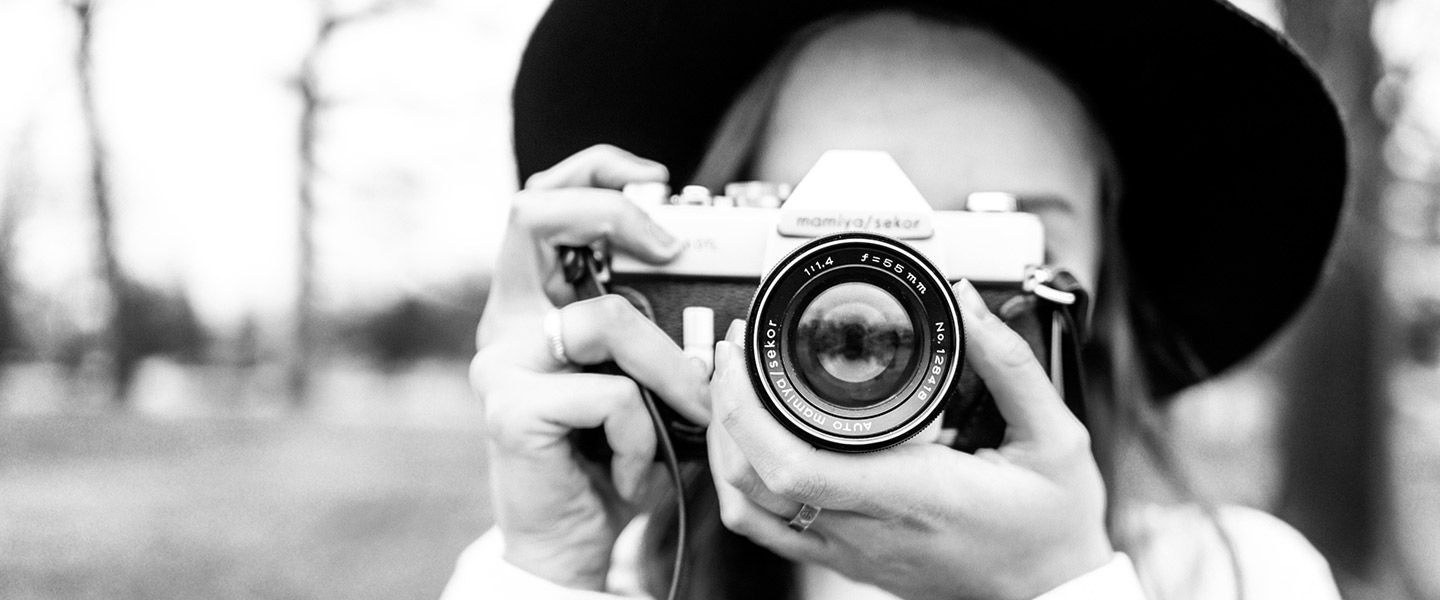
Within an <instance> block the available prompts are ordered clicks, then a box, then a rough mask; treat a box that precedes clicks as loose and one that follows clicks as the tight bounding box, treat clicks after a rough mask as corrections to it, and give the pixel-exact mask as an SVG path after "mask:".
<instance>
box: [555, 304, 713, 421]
mask: <svg viewBox="0 0 1440 600" xmlns="http://www.w3.org/2000/svg"><path fill="white" fill-rule="evenodd" d="M560 313H561V315H560V318H561V327H562V330H561V331H562V334H563V336H562V337H563V339H564V345H565V353H566V355H567V356H568V357H569V358H570V360H571V361H573V362H575V363H577V364H582V365H593V364H598V363H602V362H605V361H615V364H616V365H618V366H619V367H620V369H621V370H623V371H625V373H626V374H627V375H629V376H630V377H633V378H634V379H635V381H637V382H639V384H640V385H643V386H645V387H646V388H648V389H650V390H653V391H654V392H655V393H656V394H659V396H660V397H661V398H662V399H663V400H664V401H665V403H666V404H669V405H670V406H671V407H672V408H674V409H675V410H676V411H677V412H679V413H680V414H681V416H684V417H685V418H686V419H689V420H691V421H692V422H694V423H697V424H700V425H705V424H708V423H709V422H710V404H709V397H710V390H709V386H708V378H709V368H708V367H706V366H705V363H704V361H702V360H700V359H698V358H693V357H691V356H689V355H687V354H685V352H684V351H682V350H681V349H680V347H679V346H677V345H676V344H675V341H674V340H671V339H670V336H668V335H666V334H665V332H664V331H662V330H661V329H660V327H659V326H658V325H656V324H655V323H654V322H653V321H651V320H650V319H647V318H645V316H644V315H642V314H640V311H639V310H636V308H635V307H634V306H632V305H631V304H630V302H629V301H628V300H626V299H625V298H623V297H621V296H616V295H613V294H612V295H606V296H601V297H599V298H591V299H589V300H584V301H581V302H576V303H574V304H570V305H568V306H566V307H564V308H563V309H561V310H560Z"/></svg>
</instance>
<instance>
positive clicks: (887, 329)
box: [602, 150, 1051, 458]
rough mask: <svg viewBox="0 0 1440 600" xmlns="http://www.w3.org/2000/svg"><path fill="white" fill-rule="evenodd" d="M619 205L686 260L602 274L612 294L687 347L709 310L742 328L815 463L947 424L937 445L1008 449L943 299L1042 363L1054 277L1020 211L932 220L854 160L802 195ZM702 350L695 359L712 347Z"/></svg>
mask: <svg viewBox="0 0 1440 600" xmlns="http://www.w3.org/2000/svg"><path fill="white" fill-rule="evenodd" d="M625 193H626V195H627V196H628V197H630V198H631V199H632V200H633V201H635V202H636V203H637V204H639V205H640V206H641V207H642V208H644V209H645V210H646V211H647V213H648V214H649V215H650V216H651V217H652V218H653V219H654V220H655V221H656V222H658V223H659V224H660V225H661V226H662V227H664V228H665V229H666V230H668V231H670V232H672V233H673V234H675V235H677V236H678V237H680V238H682V239H683V240H684V243H685V246H686V247H685V250H684V251H683V252H681V253H680V255H679V256H678V257H677V258H676V259H675V260H674V261H671V262H669V263H666V264H662V265H651V264H647V263H643V262H641V261H638V260H636V259H634V258H632V257H629V256H626V255H623V254H617V255H615V256H612V257H609V261H608V269H605V271H604V273H603V274H602V277H606V278H608V280H609V281H608V285H609V288H610V291H611V292H612V293H618V294H621V295H624V296H625V297H627V298H629V299H630V301H631V302H632V303H634V304H636V305H637V306H639V307H641V308H642V310H643V311H645V312H647V313H649V314H650V315H651V316H652V318H653V319H654V320H655V321H656V323H657V324H658V325H659V326H660V327H661V328H662V329H663V330H664V331H666V332H667V333H668V334H669V335H670V336H671V337H672V338H673V339H675V340H676V341H677V342H681V343H684V340H685V338H686V335H687V332H686V329H687V327H686V324H685V321H686V318H685V316H684V314H683V311H684V308H685V307H691V306H703V307H708V308H710V309H711V310H712V311H713V317H712V318H713V322H711V323H709V324H708V325H709V327H702V329H709V330H710V331H725V330H726V329H727V328H728V326H729V323H730V322H731V321H732V320H734V319H746V320H747V335H746V346H747V348H746V351H747V356H748V357H749V363H750V364H749V369H750V374H751V379H752V382H753V383H754V385H755V387H756V392H757V395H758V396H760V397H761V399H762V401H763V402H765V404H766V407H767V408H768V409H770V411H771V413H772V414H773V415H774V416H775V417H776V418H777V420H778V421H780V422H781V423H782V424H784V425H785V426H786V427H787V428H789V429H790V430H791V431H793V432H795V433H796V435H798V436H800V437H802V438H804V439H806V440H807V441H809V442H810V443H812V444H813V445H815V446H817V447H821V448H827V449H831V450H837V451H850V452H855V451H872V450H878V449H883V448H886V447H889V446H893V445H895V444H898V443H901V442H903V441H904V440H905V439H908V438H909V437H911V436H913V435H915V434H916V433H918V432H919V431H921V430H922V429H924V428H925V427H926V426H928V425H929V424H930V423H931V422H933V421H934V419H935V418H937V417H939V416H940V415H941V414H943V415H944V417H943V420H942V423H943V428H944V431H945V433H944V434H943V435H942V441H945V442H947V443H950V445H952V446H954V447H957V448H960V449H963V450H971V451H973V450H974V449H977V448H980V447H993V446H996V445H998V444H999V442H1000V441H1001V439H1003V436H1004V421H1003V419H1001V418H1000V417H999V414H998V411H997V410H996V409H995V407H994V404H993V401H991V400H990V398H989V395H988V393H987V392H986V391H985V390H984V387H983V385H981V383H980V381H979V379H978V377H976V376H975V375H974V373H973V372H971V371H970V369H968V368H967V367H965V366H964V364H963V353H964V323H963V320H962V319H961V318H960V316H959V311H958V305H957V304H956V303H955V299H954V297H953V294H952V293H951V291H950V287H949V284H950V283H953V282H955V281H958V280H960V279H962V278H964V279H968V280H970V281H971V282H972V283H973V284H974V285H975V286H976V288H977V289H979V290H980V292H981V295H982V297H984V298H985V299H986V303H987V304H988V305H989V306H990V307H991V309H992V310H993V311H995V312H996V314H997V315H999V316H1001V318H1002V319H1005V320H1006V322H1007V323H1009V324H1010V325H1011V327H1012V328H1014V329H1016V331H1017V332H1019V333H1021V335H1022V336H1023V337H1025V338H1026V339H1027V340H1028V341H1030V342H1031V345H1032V348H1033V349H1034V350H1035V352H1036V354H1037V356H1038V357H1039V358H1040V359H1041V361H1042V363H1046V364H1047V366H1048V362H1050V361H1049V359H1050V354H1051V353H1050V348H1049V345H1050V343H1051V336H1050V335H1049V333H1050V332H1051V323H1050V316H1051V315H1050V314H1049V312H1050V311H1045V310H1037V307H1038V306H1039V305H1040V303H1037V302H1036V301H1035V300H1036V299H1035V297H1034V295H1033V294H1031V293H1028V291H1027V289H1026V287H1027V286H1026V282H1027V279H1033V277H1034V273H1035V267H1037V266H1039V265H1042V264H1043V263H1044V258H1045V256H1044V252H1045V237H1044V236H1045V233H1044V228H1043V227H1042V225H1041V222H1040V220H1039V218H1038V217H1036V216H1035V215H1033V214H1027V213H1022V212H1018V211H1017V210H1016V200H1015V198H1014V197H1013V196H1009V195H1007V194H1001V193H984V194H973V195H972V196H971V197H970V198H969V199H967V204H966V210H951V211H937V210H933V209H932V208H931V207H930V205H929V204H928V203H927V202H926V200H925V199H924V198H923V197H922V196H921V194H920V192H919V191H918V190H917V189H916V188H915V186H914V185H913V184H912V183H911V182H910V181H909V179H908V178H906V177H905V175H904V173H903V172H902V171H901V170H900V167H899V166H898V165H897V164H896V163H895V161H894V160H893V159H892V158H891V157H890V156H889V155H888V154H885V153H883V152H873V151H849V150H835V151H830V152H827V153H826V154H825V155H824V156H823V157H822V158H821V159H820V160H819V161H818V162H817V163H816V164H815V166H814V167H813V168H812V169H811V171H810V172H809V173H808V174H807V175H806V176H805V177H804V179H802V180H801V182H800V183H799V184H798V185H797V186H796V187H795V188H794V190H793V192H790V190H788V189H786V186H783V185H777V184H765V183H757V182H745V183H737V184H731V185H729V186H727V189H726V193H725V194H723V195H719V196H712V195H711V194H710V193H709V190H706V189H704V188H697V187H695V186H689V187H686V188H685V189H684V191H683V192H682V193H681V194H678V195H675V196H671V195H670V194H669V192H668V189H665V188H664V187H663V185H662V184H638V185H633V186H628V187H627V188H626V190H625ZM693 319H694V317H693V316H692V318H691V321H692V323H691V324H690V328H692V329H693V328H694V327H695V325H696V324H695V323H694V322H693ZM691 333H693V332H691ZM692 337H693V336H692ZM700 337H701V338H702V339H701V340H700V341H699V343H698V344H697V343H696V341H695V340H691V341H690V342H689V343H687V345H688V346H691V347H695V346H697V345H699V346H701V347H703V346H705V345H712V344H713V342H711V341H710V338H708V337H707V336H705V335H703V334H702V335H700ZM947 408H948V410H947ZM664 418H665V419H666V421H667V423H665V426H666V428H667V429H669V430H670V431H671V433H672V435H673V436H674V437H675V438H676V442H677V447H678V448H679V449H680V451H681V454H682V455H689V456H690V457H692V458H693V457H694V456H695V455H696V454H697V453H698V454H699V455H700V456H703V442H704V436H703V430H701V429H700V428H698V427H696V426H694V425H691V424H688V423H686V422H685V421H684V420H683V419H680V418H679V417H678V416H677V415H675V414H674V413H673V412H665V415H664Z"/></svg>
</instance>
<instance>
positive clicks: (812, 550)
mask: <svg viewBox="0 0 1440 600" xmlns="http://www.w3.org/2000/svg"><path fill="white" fill-rule="evenodd" d="M715 495H716V497H717V498H718V499H719V500H720V521H721V522H722V523H724V524H725V528H726V529H729V530H730V531H733V532H735V533H738V534H740V535H743V536H745V537H747V538H750V541H753V542H755V543H757V544H760V545H761V546H765V547H766V548H769V549H771V550H773V551H774V552H775V553H776V554H779V555H781V556H784V557H785V558H788V559H790V560H793V561H797V562H798V561H804V562H822V561H823V558H824V557H825V556H826V555H827V554H828V553H829V548H828V544H827V543H826V540H825V537H824V536H822V535H820V534H819V533H818V532H816V531H813V530H806V531H803V532H796V531H793V530H791V529H790V527H788V526H787V525H786V519H784V518H782V517H778V516H776V515H775V514H774V513H772V512H770V511H768V510H766V509H765V508H764V507H762V506H760V505H759V504H756V503H755V502H753V501H751V500H750V499H749V498H748V497H746V496H745V494H743V493H741V492H740V490H737V489H735V488H734V487H733V486H731V485H730V484H729V483H727V482H725V480H723V479H719V478H717V479H716V480H715ZM823 516H824V515H823V514H822V517H823Z"/></svg>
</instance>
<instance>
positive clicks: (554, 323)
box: [541, 307, 570, 366]
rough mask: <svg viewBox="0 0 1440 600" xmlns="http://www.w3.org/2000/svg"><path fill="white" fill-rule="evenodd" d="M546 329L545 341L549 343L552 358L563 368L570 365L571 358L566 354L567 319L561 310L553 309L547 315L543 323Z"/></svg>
mask: <svg viewBox="0 0 1440 600" xmlns="http://www.w3.org/2000/svg"><path fill="white" fill-rule="evenodd" d="M541 326H542V327H544V329H545V339H546V341H548V342H549V344H548V345H549V346H550V357H551V358H554V359H555V362H558V363H560V365H561V366H565V365H569V364H570V357H569V356H566V354H565V319H564V318H563V317H562V315H561V314H560V309H558V308H554V307H552V308H551V309H550V310H549V311H547V312H546V313H545V318H544V320H543V321H542V322H541Z"/></svg>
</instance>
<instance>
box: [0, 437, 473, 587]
mask: <svg viewBox="0 0 1440 600" xmlns="http://www.w3.org/2000/svg"><path fill="white" fill-rule="evenodd" d="M484 481H485V474H484V456H483V452H482V443H481V442H480V439H479V436H478V435H477V434H476V433H475V432H473V431H465V430H436V429H425V428H413V427H411V428H403V427H386V426H380V425H364V426H356V425H336V424H330V423H321V422H316V421H314V420H303V419H288V420H255V419H218V418H205V419H199V418H197V419H171V420H163V419H156V418H146V417H138V416H136V417H132V416H123V415H122V416H116V415H95V416H76V415H50V416H6V417H0V598H5V599H7V600H25V599H32V598H77V599H79V598H107V599H126V598H137V599H139V598H145V599H155V600H161V599H169V598H176V599H178V598H186V599H193V598H387V599H396V598H435V597H437V596H438V595H439V593H440V590H441V588H442V587H443V586H444V584H445V581H446V579H447V577H448V575H449V573H450V569H451V567H452V565H453V562H454V559H455V557H456V556H457V554H458V553H459V552H460V550H461V549H462V548H463V547H464V546H465V545H466V544H467V543H469V542H470V541H471V540H473V539H474V538H475V537H476V536H477V535H478V534H479V533H480V532H482V531H483V530H484V529H485V528H486V527H487V526H488V525H489V507H488V505H487V503H488V500H487V499H486V496H485V494H484Z"/></svg>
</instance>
